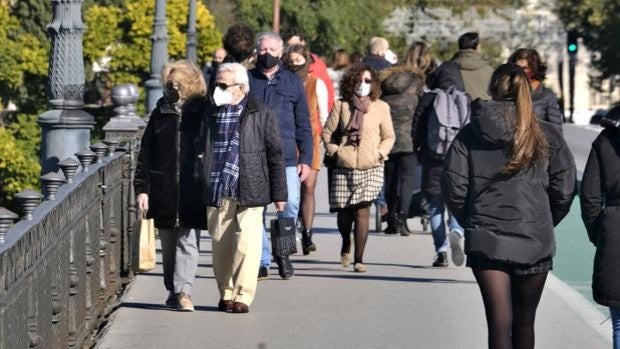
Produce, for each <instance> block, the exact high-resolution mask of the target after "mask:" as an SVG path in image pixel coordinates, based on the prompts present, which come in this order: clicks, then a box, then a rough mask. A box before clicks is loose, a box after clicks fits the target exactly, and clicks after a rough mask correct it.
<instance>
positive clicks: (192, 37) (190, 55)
mask: <svg viewBox="0 0 620 349" xmlns="http://www.w3.org/2000/svg"><path fill="white" fill-rule="evenodd" d="M197 48H198V41H197V39H196V0H189V14H188V15H187V59H189V60H190V61H192V62H194V63H196V64H198V53H197Z"/></svg>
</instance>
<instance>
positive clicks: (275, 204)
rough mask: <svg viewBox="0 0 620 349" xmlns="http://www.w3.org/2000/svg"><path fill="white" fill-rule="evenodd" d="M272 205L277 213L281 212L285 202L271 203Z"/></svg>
mask: <svg viewBox="0 0 620 349" xmlns="http://www.w3.org/2000/svg"><path fill="white" fill-rule="evenodd" d="M273 205H274V206H275V207H276V211H277V212H282V211H284V208H285V207H286V201H276V202H274V203H273Z"/></svg>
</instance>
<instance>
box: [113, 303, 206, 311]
mask: <svg viewBox="0 0 620 349" xmlns="http://www.w3.org/2000/svg"><path fill="white" fill-rule="evenodd" d="M118 307H119V308H132V309H145V310H168V311H177V310H176V309H172V308H167V307H165V306H164V305H163V304H152V303H135V302H124V303H121V304H120V305H119V306H118ZM194 310H196V311H218V309H217V307H211V306H209V307H207V306H204V305H196V306H194Z"/></svg>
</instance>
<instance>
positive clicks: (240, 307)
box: [232, 302, 250, 314]
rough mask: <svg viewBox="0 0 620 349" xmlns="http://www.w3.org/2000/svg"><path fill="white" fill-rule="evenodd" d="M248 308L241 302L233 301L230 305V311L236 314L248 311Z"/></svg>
mask: <svg viewBox="0 0 620 349" xmlns="http://www.w3.org/2000/svg"><path fill="white" fill-rule="evenodd" d="M249 311H250V308H249V307H248V305H247V304H245V303H241V302H235V303H233V305H232V312H233V313H237V314H242V313H248V312H249Z"/></svg>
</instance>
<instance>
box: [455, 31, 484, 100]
mask: <svg viewBox="0 0 620 349" xmlns="http://www.w3.org/2000/svg"><path fill="white" fill-rule="evenodd" d="M458 45H459V51H458V52H457V53H456V54H455V55H454V57H453V58H452V61H454V62H455V63H456V64H457V65H458V67H459V69H460V71H461V75H462V81H463V85H464V91H465V92H467V94H469V96H470V97H471V99H472V100H475V99H477V98H482V99H486V100H488V99H490V98H491V96H489V93H488V88H489V80H491V74H493V68H492V67H491V66H490V65H489V63H487V61H486V60H485V59H484V57H483V56H482V52H480V36H479V35H478V33H465V34H463V35H461V36H460V37H459V40H458Z"/></svg>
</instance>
